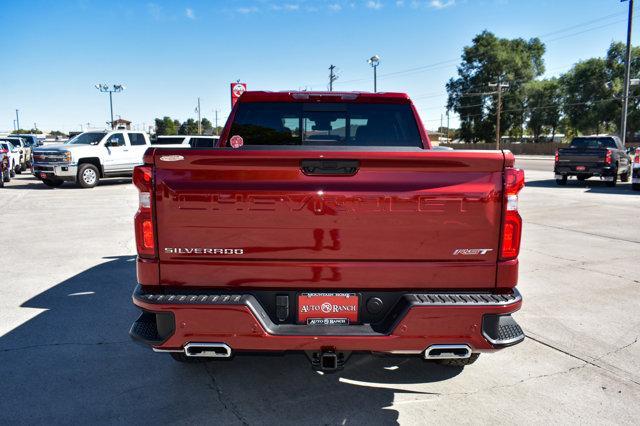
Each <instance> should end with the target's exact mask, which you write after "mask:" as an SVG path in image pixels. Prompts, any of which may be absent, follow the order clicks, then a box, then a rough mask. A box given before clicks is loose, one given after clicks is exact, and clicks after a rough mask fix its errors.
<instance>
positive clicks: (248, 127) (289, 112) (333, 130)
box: [229, 102, 423, 148]
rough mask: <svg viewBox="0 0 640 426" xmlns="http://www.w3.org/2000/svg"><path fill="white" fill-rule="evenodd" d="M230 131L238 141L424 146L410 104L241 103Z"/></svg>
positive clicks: (280, 143)
mask: <svg viewBox="0 0 640 426" xmlns="http://www.w3.org/2000/svg"><path fill="white" fill-rule="evenodd" d="M233 136H240V137H241V138H242V141H243V145H306V146H309V145H312V146H313V145H315V146H389V147H417V148H422V147H423V143H422V140H421V138H420V132H419V130H418V125H417V123H416V120H415V117H414V115H413V110H412V109H411V107H410V105H409V104H366V103H311V102H309V103H293V102H245V103H241V104H240V105H238V110H237V112H236V115H235V118H234V121H233V124H232V126H231V131H230V133H229V137H230V138H231V137H233Z"/></svg>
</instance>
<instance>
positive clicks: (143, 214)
mask: <svg viewBox="0 0 640 426" xmlns="http://www.w3.org/2000/svg"><path fill="white" fill-rule="evenodd" d="M133 184H134V185H135V186H136V188H138V191H140V192H139V194H138V200H139V204H138V212H137V213H136V215H135V218H134V226H135V233H136V246H137V249H138V256H140V257H155V256H156V243H155V227H154V225H153V214H152V210H151V209H152V205H151V203H152V198H153V197H152V194H153V175H152V171H151V167H150V166H138V167H136V168H134V169H133Z"/></svg>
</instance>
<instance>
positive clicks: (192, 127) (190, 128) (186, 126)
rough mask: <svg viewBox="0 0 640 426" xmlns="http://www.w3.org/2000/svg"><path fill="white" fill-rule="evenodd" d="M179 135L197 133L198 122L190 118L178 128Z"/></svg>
mask: <svg viewBox="0 0 640 426" xmlns="http://www.w3.org/2000/svg"><path fill="white" fill-rule="evenodd" d="M178 134H179V135H197V134H198V122H197V121H196V120H194V119H193V118H189V119H188V120H187V121H185V122H184V123H182V124H181V125H180V129H179V130H178Z"/></svg>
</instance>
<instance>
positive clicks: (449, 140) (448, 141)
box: [447, 110, 451, 143]
mask: <svg viewBox="0 0 640 426" xmlns="http://www.w3.org/2000/svg"><path fill="white" fill-rule="evenodd" d="M447 143H451V138H450V137H449V110H447Z"/></svg>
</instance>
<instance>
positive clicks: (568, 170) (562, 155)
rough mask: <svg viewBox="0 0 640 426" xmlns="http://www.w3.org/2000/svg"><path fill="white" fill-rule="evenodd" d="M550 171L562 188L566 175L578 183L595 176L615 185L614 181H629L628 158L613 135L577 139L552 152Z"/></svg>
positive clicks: (609, 184)
mask: <svg viewBox="0 0 640 426" xmlns="http://www.w3.org/2000/svg"><path fill="white" fill-rule="evenodd" d="M554 172H555V178H556V183H557V184H558V185H566V184H567V179H568V178H569V176H575V177H576V178H577V179H578V180H579V181H584V180H586V179H589V178H590V177H594V176H596V177H600V178H601V179H603V180H604V181H606V183H607V186H616V183H617V182H618V178H619V179H620V181H621V182H628V181H629V177H630V176H631V158H630V157H629V154H627V151H626V150H625V148H624V146H623V145H622V141H621V140H620V138H618V137H617V136H579V137H575V138H573V140H572V141H571V145H570V146H569V148H564V149H560V150H558V152H556V162H555V167H554Z"/></svg>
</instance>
